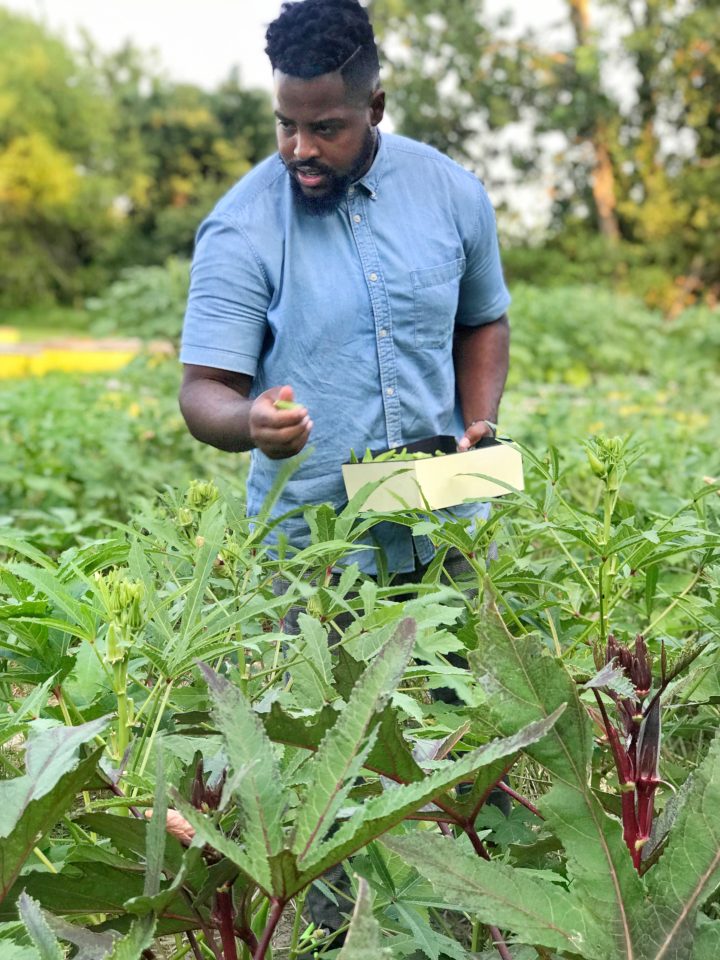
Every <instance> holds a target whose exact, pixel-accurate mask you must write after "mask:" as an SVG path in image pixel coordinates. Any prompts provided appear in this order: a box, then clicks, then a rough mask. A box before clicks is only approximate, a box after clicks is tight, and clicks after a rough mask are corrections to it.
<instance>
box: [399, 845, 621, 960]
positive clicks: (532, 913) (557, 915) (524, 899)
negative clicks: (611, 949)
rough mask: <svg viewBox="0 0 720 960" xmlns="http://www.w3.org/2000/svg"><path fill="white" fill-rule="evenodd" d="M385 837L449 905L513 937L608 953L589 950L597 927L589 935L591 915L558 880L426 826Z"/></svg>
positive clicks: (597, 955) (597, 958) (596, 957)
mask: <svg viewBox="0 0 720 960" xmlns="http://www.w3.org/2000/svg"><path fill="white" fill-rule="evenodd" d="M383 843H384V844H385V846H386V847H388V848H389V849H390V850H392V851H393V853H397V854H399V855H400V856H401V857H402V858H403V859H404V860H405V861H406V862H407V863H409V864H411V865H412V866H413V867H415V869H416V870H417V871H418V872H419V873H420V874H421V875H422V876H424V877H426V878H427V879H428V880H429V881H430V882H431V884H432V886H433V888H434V890H435V891H436V893H437V894H438V895H439V896H441V897H442V898H443V899H444V900H445V903H446V905H447V907H448V908H449V909H453V910H463V911H467V912H469V913H471V914H474V915H475V916H477V917H478V918H479V919H480V920H481V921H482V922H483V923H487V924H492V925H494V926H499V927H502V928H503V929H509V930H512V933H513V938H514V939H517V940H519V941H520V942H522V943H527V944H532V945H538V946H543V947H547V948H549V949H551V950H563V951H568V952H570V953H573V954H576V953H579V954H581V955H582V956H583V957H586V958H588V960H607V956H608V955H607V954H604V953H602V952H598V951H597V950H595V951H592V952H588V951H587V945H588V944H589V942H597V941H598V940H600V939H601V936H600V933H599V931H595V930H592V932H591V934H590V935H589V928H590V927H591V926H592V925H593V924H594V922H595V921H594V920H593V919H592V917H591V916H590V915H589V913H588V912H587V911H586V910H584V909H583V907H582V905H581V904H580V903H579V902H578V901H577V900H575V898H574V897H572V896H571V895H569V894H568V893H567V892H566V891H565V890H563V889H562V888H561V887H559V886H557V885H556V884H553V883H546V882H543V881H539V880H537V879H536V878H531V877H526V876H524V875H523V871H522V870H518V869H513V868H512V867H509V866H507V865H506V864H502V863H498V862H496V861H487V860H483V859H482V858H481V857H478V856H476V855H475V854H473V853H470V852H468V851H467V850H466V849H464V848H462V847H461V846H460V845H459V844H458V843H457V842H455V841H453V840H452V839H449V838H445V837H441V836H439V835H437V834H435V833H430V832H429V831H428V832H426V833H422V834H420V833H417V834H415V835H414V836H406V837H393V838H386V839H385V840H384V841H383Z"/></svg>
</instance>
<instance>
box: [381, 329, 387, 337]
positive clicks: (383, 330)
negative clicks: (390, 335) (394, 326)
mask: <svg viewBox="0 0 720 960" xmlns="http://www.w3.org/2000/svg"><path fill="white" fill-rule="evenodd" d="M380 336H381V337H386V336H387V330H386V329H385V327H383V328H382V330H381V331H380Z"/></svg>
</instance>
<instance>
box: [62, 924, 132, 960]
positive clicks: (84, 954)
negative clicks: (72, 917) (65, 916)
mask: <svg viewBox="0 0 720 960" xmlns="http://www.w3.org/2000/svg"><path fill="white" fill-rule="evenodd" d="M45 919H46V920H47V922H48V926H49V927H50V929H51V930H52V931H53V933H54V934H55V936H57V937H59V938H60V939H61V940H65V941H67V942H68V943H71V944H72V945H73V946H74V947H77V948H78V949H77V952H76V953H74V954H73V960H103V958H104V957H106V956H107V955H108V954H109V953H110V951H111V950H112V948H113V944H114V942H115V941H116V940H117V939H118V938H119V937H120V934H119V933H116V932H115V931H114V930H109V931H107V932H106V933H96V932H95V931H93V930H86V929H85V928H84V927H81V926H78V925H77V924H73V923H68V922H67V921H65V920H62V919H61V918H60V917H54V916H53V915H52V914H50V913H47V912H46V913H45Z"/></svg>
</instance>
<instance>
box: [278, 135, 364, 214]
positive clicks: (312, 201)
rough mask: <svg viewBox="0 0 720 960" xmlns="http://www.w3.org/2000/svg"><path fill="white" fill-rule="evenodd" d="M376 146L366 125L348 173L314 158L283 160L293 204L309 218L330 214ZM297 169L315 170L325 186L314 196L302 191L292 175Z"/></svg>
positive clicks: (360, 171)
mask: <svg viewBox="0 0 720 960" xmlns="http://www.w3.org/2000/svg"><path fill="white" fill-rule="evenodd" d="M376 146H377V134H376V132H375V129H374V128H373V127H368V129H367V133H366V135H365V139H364V140H363V144H362V147H361V149H360V152H359V153H358V155H357V157H356V158H355V160H354V162H353V164H352V167H351V168H350V171H349V173H338V172H337V171H336V170H333V168H332V167H326V166H325V165H324V164H321V163H316V162H315V161H312V160H311V161H305V162H300V161H295V162H293V163H285V161H283V163H285V167H286V169H287V171H288V173H289V174H290V187H291V189H292V194H293V199H294V200H295V203H297V205H298V206H299V207H300V209H301V210H303V211H304V212H305V213H307V214H308V215H309V216H311V217H327V216H330V214H332V213H334V212H335V211H336V210H337V209H338V207H339V206H340V204H341V203H342V201H343V200H344V199H345V197H346V196H347V191H348V187H349V186H350V184H351V183H353V181H355V180H357V179H358V177H360V176H362V175H363V174H364V173H365V172H366V171H367V169H368V168H369V166H370V163H371V161H372V159H373V157H374V154H375V149H376ZM297 169H301V170H302V171H303V172H304V173H305V172H307V173H310V172H313V173H317V174H321V175H322V176H324V177H325V178H326V180H325V189H324V190H323V192H322V193H321V194H319V195H317V196H314V195H313V194H308V193H305V191H304V190H303V188H302V187H301V186H300V183H299V182H298V180H297V177H296V176H295V171H296V170H297Z"/></svg>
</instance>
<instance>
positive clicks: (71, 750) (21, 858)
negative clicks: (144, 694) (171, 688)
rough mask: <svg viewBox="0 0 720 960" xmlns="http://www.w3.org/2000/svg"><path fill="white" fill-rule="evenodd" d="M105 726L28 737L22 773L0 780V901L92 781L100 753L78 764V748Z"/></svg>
mask: <svg viewBox="0 0 720 960" xmlns="http://www.w3.org/2000/svg"><path fill="white" fill-rule="evenodd" d="M106 725H107V719H106V718H105V717H101V718H100V719H98V720H93V721H91V722H90V723H85V724H82V725H81V726H78V727H52V728H50V729H45V730H43V731H42V732H41V733H37V734H35V735H34V736H31V738H30V740H29V741H28V746H27V750H26V758H25V759H26V768H27V773H26V774H24V775H23V776H22V777H16V778H15V779H14V780H4V781H0V840H2V843H1V844H0V902H2V900H3V899H4V897H5V896H6V894H7V892H8V890H9V889H10V887H11V886H12V884H13V883H14V881H15V878H16V877H17V875H18V872H19V871H20V868H21V867H22V865H23V863H24V862H25V860H26V859H27V857H28V855H29V854H30V851H31V850H32V848H33V847H34V846H35V844H36V843H37V842H38V840H39V838H40V837H42V836H43V835H44V834H45V833H47V831H48V830H49V829H50V828H51V827H53V826H54V825H55V823H56V822H57V821H58V819H59V818H60V817H61V816H62V815H63V813H65V811H66V810H68V809H69V808H70V807H71V806H72V803H73V801H74V799H75V796H76V794H77V793H78V792H79V791H80V790H81V789H82V788H83V787H84V786H85V785H86V784H87V782H88V781H89V780H90V778H91V777H92V776H93V774H94V771H95V766H96V764H97V760H98V757H99V754H100V751H97V752H95V753H93V754H92V755H91V756H90V757H88V758H87V759H86V760H84V761H79V760H78V756H77V752H78V749H79V748H80V747H81V746H82V745H83V744H85V743H87V742H88V741H89V740H91V739H92V738H93V737H95V736H97V735H98V734H99V733H100V732H101V731H102V730H103V729H104V728H105V726H106Z"/></svg>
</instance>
